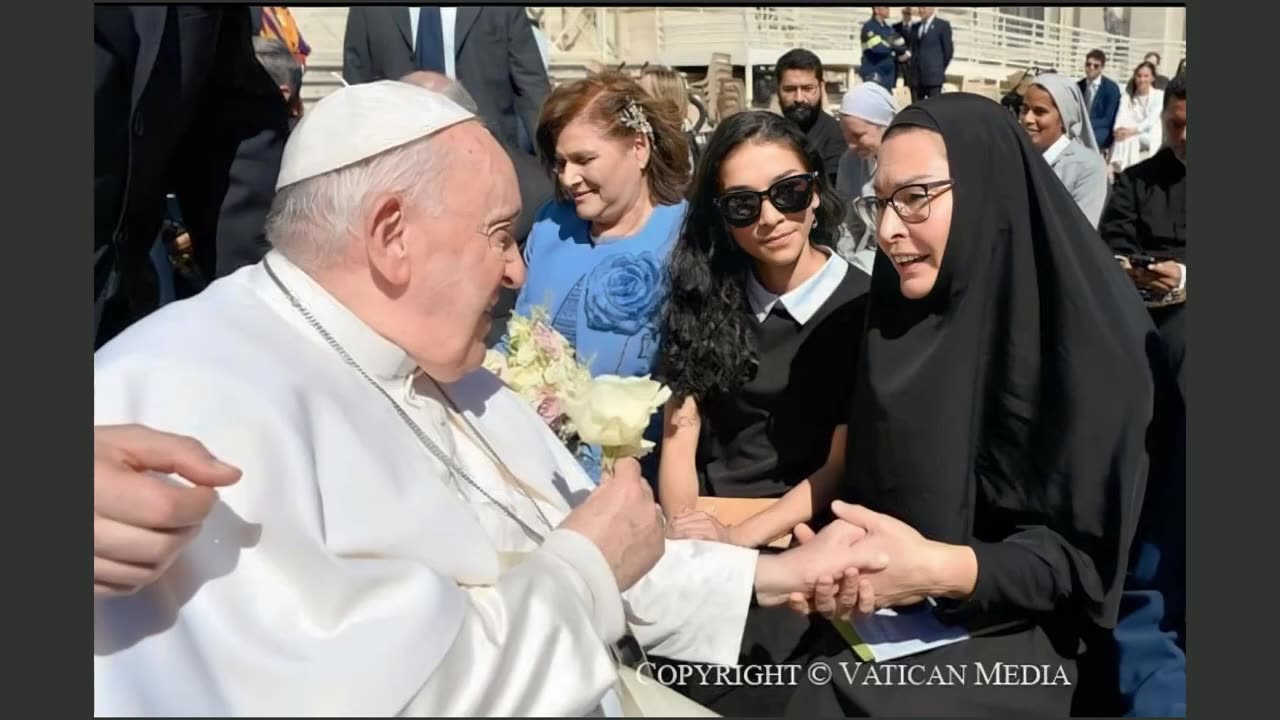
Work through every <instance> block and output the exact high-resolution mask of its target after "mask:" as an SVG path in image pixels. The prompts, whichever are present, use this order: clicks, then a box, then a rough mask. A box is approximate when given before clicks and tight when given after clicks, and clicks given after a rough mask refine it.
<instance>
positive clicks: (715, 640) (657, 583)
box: [623, 540, 760, 665]
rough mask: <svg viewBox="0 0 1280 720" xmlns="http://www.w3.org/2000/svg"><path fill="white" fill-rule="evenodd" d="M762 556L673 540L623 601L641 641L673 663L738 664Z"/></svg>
mask: <svg viewBox="0 0 1280 720" xmlns="http://www.w3.org/2000/svg"><path fill="white" fill-rule="evenodd" d="M759 557H760V553H759V551H758V550H754V549H752V548H744V547H739V546H737V545H727V544H724V543H715V542H707V541H703V540H667V549H666V553H664V554H663V556H662V559H661V560H659V561H658V564H657V565H656V566H654V568H653V569H652V570H650V571H649V573H648V574H647V575H645V576H644V578H642V579H641V580H640V582H638V583H636V584H635V585H634V586H633V587H632V588H631V589H630V590H628V591H627V592H626V593H625V594H624V596H623V597H624V600H625V604H626V607H627V610H628V613H629V614H630V616H631V620H632V622H631V628H632V630H633V631H634V632H635V636H636V639H637V640H638V641H639V642H640V644H641V645H642V646H643V647H644V649H645V650H646V651H647V652H650V653H653V654H655V655H660V656H662V657H665V658H670V659H672V660H683V661H685V662H696V663H711V664H715V665H736V664H737V663H738V656H739V653H740V650H741V646H742V632H743V628H744V627H745V626H746V622H747V610H748V608H750V606H751V596H752V594H753V593H754V592H755V578H756V562H757V560H758V559H759Z"/></svg>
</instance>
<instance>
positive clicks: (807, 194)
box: [715, 172, 818, 228]
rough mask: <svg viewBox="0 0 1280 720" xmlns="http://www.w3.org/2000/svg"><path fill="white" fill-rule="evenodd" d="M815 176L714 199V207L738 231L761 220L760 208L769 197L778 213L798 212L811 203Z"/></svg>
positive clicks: (781, 181) (799, 176)
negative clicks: (761, 189) (762, 189)
mask: <svg viewBox="0 0 1280 720" xmlns="http://www.w3.org/2000/svg"><path fill="white" fill-rule="evenodd" d="M817 178H818V173H812V172H811V173H805V174H803V175H792V176H791V177H786V178H783V179H781V180H779V181H778V182H776V183H774V184H772V185H770V186H769V189H767V190H764V191H757V190H735V191H734V192H731V193H725V194H724V195H721V196H720V197H718V198H716V199H715V204H716V207H718V208H720V214H721V215H722V216H723V217H724V220H725V222H727V223H729V224H730V225H732V226H734V227H738V228H744V227H748V226H750V225H751V224H752V223H754V222H755V221H756V220H759V219H760V208H761V207H762V206H763V204H764V199H765V198H766V197H768V198H769V202H770V203H772V204H773V207H774V208H775V209H777V211H778V212H781V213H794V212H800V211H802V210H804V209H805V208H807V207H809V203H810V201H812V200H813V185H814V181H815V180H817Z"/></svg>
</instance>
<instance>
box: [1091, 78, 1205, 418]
mask: <svg viewBox="0 0 1280 720" xmlns="http://www.w3.org/2000/svg"><path fill="white" fill-rule="evenodd" d="M1161 115H1162V122H1163V124H1164V128H1163V132H1164V147H1163V148H1162V149H1161V150H1160V152H1158V153H1156V154H1155V155H1153V156H1152V157H1151V159H1149V160H1146V161H1144V162H1141V163H1138V164H1137V165H1134V166H1133V167H1131V168H1129V169H1128V170H1125V171H1124V172H1123V173H1120V174H1119V175H1117V176H1116V182H1115V186H1114V187H1113V188H1112V191H1111V200H1110V202H1109V203H1108V205H1107V208H1106V210H1105V211H1104V212H1103V215H1102V222H1101V224H1100V225H1099V227H1098V231H1099V233H1100V234H1101V235H1102V238H1103V239H1104V240H1106V242H1107V245H1109V246H1110V247H1111V249H1112V251H1113V252H1114V253H1115V254H1116V257H1117V259H1119V261H1120V264H1121V265H1122V266H1123V267H1124V268H1125V270H1126V271H1127V272H1128V273H1129V276H1130V277H1131V278H1132V279H1133V282H1134V285H1136V286H1137V287H1138V290H1139V292H1141V293H1142V295H1143V299H1144V300H1145V301H1146V303H1147V306H1148V308H1149V309H1150V311H1151V316H1152V319H1153V320H1155V323H1156V326H1157V327H1158V328H1159V329H1160V335H1161V337H1162V338H1163V340H1164V342H1165V344H1166V345H1167V346H1168V350H1169V355H1170V358H1169V359H1170V362H1171V363H1172V365H1173V371H1174V374H1175V375H1176V377H1177V381H1178V384H1179V385H1180V386H1183V388H1184V393H1185V385H1184V381H1183V377H1182V362H1183V358H1184V357H1185V355H1186V334H1185V331H1184V328H1185V326H1186V318H1185V316H1184V313H1185V311H1186V302H1187V259H1186V256H1187V77H1186V75H1181V76H1179V77H1175V78H1174V79H1173V80H1172V81H1171V82H1170V83H1169V86H1168V87H1167V88H1166V89H1165V95H1164V108H1163V111H1162V113H1161Z"/></svg>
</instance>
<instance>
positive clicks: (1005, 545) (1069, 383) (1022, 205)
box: [787, 93, 1159, 717]
mask: <svg viewBox="0 0 1280 720" xmlns="http://www.w3.org/2000/svg"><path fill="white" fill-rule="evenodd" d="M902 125H911V126H917V127H924V128H928V129H932V130H934V131H936V132H939V133H941V135H942V137H943V138H944V140H945V142H946V146H947V155H948V159H949V163H950V173H951V179H953V180H954V181H955V184H954V186H953V188H952V190H951V192H952V193H953V197H952V205H953V210H952V216H951V225H950V233H949V236H948V239H947V245H946V251H945V257H944V259H943V262H942V265H941V268H940V270H939V274H938V279H937V282H936V284H935V286H934V288H933V289H932V291H931V293H930V294H929V295H928V296H927V297H925V298H923V299H921V300H908V299H906V298H905V297H903V296H902V294H901V292H900V290H899V285H898V277H897V273H896V271H895V269H894V268H893V267H892V266H891V265H890V264H889V261H888V260H887V259H886V258H885V257H884V256H883V255H881V256H879V257H877V266H876V269H875V274H874V278H873V280H872V286H871V291H870V293H869V300H868V316H867V322H866V335H865V338H864V341H863V345H862V351H861V356H860V358H859V362H858V363H856V368H857V370H856V381H855V384H854V388H853V396H852V397H853V399H852V403H851V412H850V417H849V426H848V428H849V448H848V453H847V464H846V467H847V472H846V479H845V485H844V486H843V487H842V494H843V495H844V496H845V497H846V499H848V500H849V501H850V502H855V503H860V504H862V505H865V506H867V507H868V508H869V509H871V510H873V511H876V512H880V513H884V514H887V515H890V516H893V517H895V518H897V519H899V520H901V521H903V522H905V523H906V524H908V525H910V526H911V527H913V528H915V529H916V530H917V531H919V532H920V533H921V534H922V535H923V536H925V537H926V538H929V539H931V540H935V541H939V542H944V543H948V544H953V545H966V546H968V547H970V548H972V550H973V552H974V554H975V555H976V557H977V560H978V575H977V579H976V586H975V591H974V593H973V595H972V596H971V597H970V598H969V599H967V600H965V601H963V602H957V601H947V600H945V599H943V600H939V601H938V602H939V607H938V609H936V610H935V611H934V612H936V613H937V615H938V617H939V618H940V619H942V620H943V621H944V622H947V623H950V624H956V625H960V626H963V627H966V628H968V629H970V630H971V631H972V632H975V633H980V632H981V631H983V630H984V629H990V628H993V627H1001V626H1005V625H1006V624H1008V623H1014V626H1013V627H1012V628H1009V629H1005V630H1001V631H998V632H994V633H990V634H978V635H975V636H974V637H972V638H971V639H969V640H967V641H964V642H960V643H957V644H954V645H949V646H945V647H942V648H939V649H935V650H932V651H929V652H926V653H921V654H918V655H915V656H910V657H906V658H901V659H898V660H895V661H892V663H890V664H892V665H897V666H900V667H899V668H898V669H897V670H896V671H895V672H896V674H890V675H889V677H886V676H885V673H881V674H879V675H877V676H876V681H875V682H871V681H869V679H868V675H867V674H866V673H865V672H864V673H863V674H861V675H860V676H856V677H854V678H853V679H852V680H850V679H848V678H846V677H845V676H844V674H843V672H841V668H842V666H841V663H843V664H844V665H843V668H853V667H857V666H856V665H855V663H856V662H857V659H856V657H855V656H854V655H853V653H852V651H851V650H850V649H849V648H848V646H847V645H845V644H843V643H842V642H841V641H840V640H839V639H838V638H835V637H833V634H832V633H830V632H827V633H825V634H824V635H823V636H822V638H821V639H820V640H818V641H815V644H814V645H813V646H812V647H811V652H810V654H809V655H808V656H807V657H806V660H805V661H806V662H809V661H816V660H820V661H823V662H827V663H829V664H831V665H832V666H833V667H834V668H836V672H835V673H834V677H833V679H832V681H831V682H830V683H827V684H822V685H815V684H813V683H809V682H804V681H802V682H801V683H800V685H799V687H798V688H797V690H796V692H795V693H794V695H793V697H792V701H791V703H790V704H789V706H788V708H787V714H788V715H792V714H796V715H800V714H805V715H810V714H812V715H819V716H828V715H843V716H864V715H875V716H879V715H886V716H956V715H965V716H975V715H989V716H996V717H1005V716H1017V717H1022V716H1025V715H1027V714H1029V713H1040V714H1044V715H1049V716H1058V717H1061V716H1065V715H1068V714H1071V713H1072V712H1073V711H1075V712H1088V713H1097V712H1105V711H1107V710H1109V709H1110V707H1109V704H1110V700H1111V699H1113V697H1114V690H1115V684H1116V683H1115V678H1114V672H1113V670H1112V669H1111V668H1112V665H1111V664H1110V660H1109V659H1108V655H1109V653H1110V648H1111V637H1110V630H1111V628H1112V627H1113V626H1114V624H1115V622H1116V617H1117V611H1118V606H1119V602H1120V596H1121V593H1122V589H1123V584H1124V579H1125V575H1126V569H1127V568H1126V565H1127V560H1128V554H1129V549H1130V545H1131V543H1132V539H1133V535H1134V532H1135V527H1136V525H1137V522H1138V516H1139V512H1140V509H1141V505H1142V502H1143V494H1144V490H1145V486H1146V480H1147V474H1148V465H1149V458H1148V455H1147V446H1146V435H1147V432H1148V429H1149V426H1150V424H1151V421H1152V403H1153V397H1154V390H1153V387H1154V384H1153V383H1154V381H1153V374H1152V363H1153V359H1159V356H1158V355H1154V354H1149V353H1158V350H1155V349H1154V348H1155V346H1156V344H1157V343H1156V342H1155V338H1156V336H1155V328H1154V327H1153V325H1152V323H1151V320H1150V318H1149V317H1148V316H1147V313H1146V312H1145V309H1144V308H1143V306H1142V304H1141V302H1140V301H1139V299H1138V297H1137V295H1136V293H1134V292H1133V287H1132V284H1131V283H1130V282H1129V280H1128V278H1127V277H1126V275H1125V274H1124V272H1123V271H1122V270H1121V269H1120V267H1119V266H1118V265H1117V263H1116V262H1115V259H1114V258H1113V257H1112V255H1111V252H1110V251H1109V250H1108V249H1107V248H1106V246H1105V245H1104V244H1103V243H1102V242H1101V241H1100V240H1099V238H1098V235H1097V233H1096V232H1095V231H1094V229H1093V228H1092V227H1090V225H1089V223H1088V220H1087V219H1086V218H1085V217H1084V216H1083V215H1081V214H1080V212H1079V210H1078V209H1077V208H1076V207H1075V205H1074V201H1073V200H1072V199H1071V196H1070V195H1069V193H1068V192H1067V190H1066V189H1065V187H1063V185H1062V183H1061V182H1059V181H1058V180H1057V178H1056V177H1055V176H1054V175H1053V173H1052V170H1051V169H1050V168H1049V166H1048V165H1047V164H1045V163H1044V161H1043V159H1042V158H1041V157H1040V156H1039V154H1038V152H1037V151H1036V150H1035V148H1033V147H1032V146H1031V144H1030V142H1029V141H1028V139H1027V137H1026V133H1025V132H1023V131H1022V129H1021V128H1020V127H1018V125H1017V124H1016V122H1015V120H1014V119H1013V118H1012V117H1011V116H1010V115H1009V114H1008V112H1006V111H1004V110H1003V109H1002V108H1001V107H1000V106H999V105H998V104H996V103H994V102H992V101H990V100H987V99H985V98H981V97H979V96H976V95H971V94H967V93H951V94H945V95H941V96H938V97H936V98H931V99H929V100H926V101H923V102H921V103H917V104H915V105H913V106H912V107H910V108H907V109H905V110H903V111H902V112H901V113H899V114H898V116H897V117H896V118H895V120H894V123H893V125H892V126H891V127H890V130H889V133H890V134H888V135H887V136H886V137H888V138H892V133H893V131H894V130H895V129H896V126H902ZM880 667H882V668H885V669H887V668H886V665H884V664H882V665H881V666H880ZM912 668H916V669H915V670H912ZM935 668H936V669H940V670H941V671H942V672H941V673H940V674H939V673H935V672H934V669H935ZM956 672H961V673H963V675H962V680H961V681H958V682H957V681H956V679H957V676H956V674H955V673H956ZM1108 672H1111V674H1110V675H1108ZM993 673H995V674H994V675H993ZM895 678H896V681H894V679H895ZM904 678H905V679H904ZM936 680H941V682H938V681H936ZM993 680H998V681H999V682H994V681H993ZM1028 681H1029V682H1028ZM1024 682H1028V684H1023V683H1024ZM1068 683H1069V684H1068Z"/></svg>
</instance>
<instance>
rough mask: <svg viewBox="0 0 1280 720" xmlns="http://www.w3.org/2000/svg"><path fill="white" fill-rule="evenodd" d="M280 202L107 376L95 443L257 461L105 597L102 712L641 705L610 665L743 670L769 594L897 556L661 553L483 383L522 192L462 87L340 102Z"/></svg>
mask: <svg viewBox="0 0 1280 720" xmlns="http://www.w3.org/2000/svg"><path fill="white" fill-rule="evenodd" d="M277 187H278V194H277V197H276V199H275V202H274V205H273V207H272V210H271V214H270V216H269V219H268V236H269V238H270V240H271V242H272V244H273V246H274V250H273V251H272V252H271V253H270V254H269V255H268V256H267V258H266V259H265V260H264V261H262V262H261V263H259V264H258V265H255V266H252V267H248V268H245V269H243V270H241V271H239V272H238V273H236V274H234V275H231V276H229V277H227V278H224V279H222V280H220V281H218V282H216V283H214V284H213V285H211V286H210V287H209V288H208V289H207V290H206V291H205V292H203V293H201V294H200V295H199V296H197V297H195V298H194V299H191V300H188V301H184V302H180V303H176V304H172V305H169V306H166V307H165V308H164V309H162V310H160V311H158V312H156V313H154V314H152V315H150V316H149V317H147V318H146V319H144V320H143V321H141V322H140V323H138V324H137V325H135V326H133V327H132V328H130V329H129V330H128V331H126V332H125V333H123V334H122V335H120V336H118V337H117V338H116V339H115V340H114V341H113V342H111V343H110V344H108V345H107V346H105V347H104V348H102V349H101V350H100V351H99V352H98V353H97V354H96V355H95V357H94V415H95V418H94V422H95V424H98V425H103V424H123V423H140V424H144V425H149V426H152V427H159V428H165V429H166V430H170V431H172V432H176V433H182V434H185V435H190V436H192V437H195V438H197V439H199V440H200V441H201V442H203V443H204V444H205V445H206V446H207V447H208V448H209V450H210V451H211V452H213V453H214V454H215V455H217V456H218V457H221V458H225V459H226V460H227V461H228V462H231V463H233V464H235V466H236V467H238V468H240V469H241V471H242V479H241V480H240V482H238V483H236V484H235V485H232V486H229V487H226V488H222V489H221V490H220V501H219V502H218V504H217V505H216V506H215V507H214V509H213V511H212V512H211V513H210V514H209V516H208V519H207V520H206V522H205V523H204V526H203V528H202V529H201V531H200V534H199V535H198V536H197V537H195V538H194V539H193V540H192V541H191V543H190V545H189V547H188V548H187V549H186V551H185V552H184V553H183V554H182V555H181V556H180V557H179V558H178V560H177V561H176V562H175V563H174V565H173V567H172V568H171V569H170V570H169V571H168V572H167V573H166V574H165V575H164V576H163V577H161V578H160V579H159V580H158V581H157V582H155V583H154V584H152V585H150V586H148V587H147V588H145V589H144V590H142V591H140V592H138V593H137V594H134V595H131V596H127V597H112V598H100V599H95V605H94V613H95V617H94V705H95V711H96V714H97V715H100V716H103V715H164V716H176V715H204V716H209V715H250V716H266V715H288V716H298V715H348V716H353V715H354V716H374V715H453V716H460V715H462V716H465V715H546V716H563V715H599V714H605V715H623V714H627V715H634V714H643V713H644V712H645V711H644V707H643V703H640V702H639V701H638V700H637V699H636V697H635V694H634V692H633V691H634V688H635V686H634V684H628V682H626V681H625V678H628V677H633V676H632V675H629V674H627V673H626V672H625V671H626V669H627V668H628V667H631V666H632V665H634V662H632V661H633V660H634V657H631V658H629V657H628V655H627V653H625V652H623V651H622V650H621V649H620V648H625V647H633V648H634V647H635V646H637V645H638V646H639V647H641V648H643V649H644V650H647V651H652V652H654V653H657V654H660V655H662V656H664V657H667V658H672V659H677V660H684V661H691V662H706V663H719V664H727V665H731V664H734V663H735V662H736V661H737V657H738V652H739V644H740V642H741V637H742V625H743V621H744V618H745V617H746V613H747V609H748V606H749V605H750V604H751V603H752V602H753V601H754V602H757V603H760V604H762V605H780V604H784V603H786V602H787V599H788V595H789V594H790V593H792V592H800V593H810V594H811V593H812V589H813V587H814V586H815V583H817V582H818V579H819V578H823V577H824V576H831V575H833V574H835V575H838V574H839V573H840V572H842V571H846V570H849V571H855V570H856V569H857V568H862V569H870V568H872V567H873V566H874V564H875V563H883V562H884V559H883V558H871V559H868V558H860V557H859V555H858V553H859V552H860V551H859V549H858V546H857V543H856V539H857V535H856V532H854V531H852V530H850V528H848V527H841V526H839V524H836V525H832V526H829V527H828V528H826V529H824V530H823V531H822V532H821V533H819V534H818V535H817V537H815V538H813V539H812V540H810V541H809V542H807V543H805V544H803V545H801V546H800V547H797V548H795V549H792V550H789V551H787V552H785V553H781V554H774V555H761V554H759V553H757V552H756V551H754V550H749V549H745V548H741V547H734V546H730V545H722V544H716V543H705V542H699V541H685V540H664V538H663V536H662V527H661V520H660V517H659V513H658V512H657V511H656V506H655V505H654V502H653V496H652V494H651V492H650V491H649V489H648V486H647V484H646V483H645V482H644V480H643V479H642V478H640V476H639V473H638V469H637V466H636V464H635V463H634V462H630V463H621V464H620V465H619V467H618V470H617V471H616V473H615V474H614V475H613V476H612V477H607V478H606V479H605V480H604V481H603V482H602V484H601V485H600V486H599V487H598V488H594V487H593V486H592V485H591V483H590V481H589V480H588V479H587V477H586V476H585V475H584V474H583V472H582V471H581V470H580V469H579V467H578V465H577V463H575V462H574V460H573V458H572V457H571V456H570V455H569V454H568V453H567V452H566V451H565V450H564V448H563V447H562V446H561V445H560V444H559V443H558V441H557V440H556V438H555V437H554V436H553V435H552V434H551V433H550V432H549V431H548V430H547V429H546V428H545V427H544V425H543V424H542V421H541V420H540V419H539V418H538V416H537V415H536V414H535V413H534V412H533V411H532V410H531V409H530V408H528V407H527V406H526V405H525V404H524V402H523V401H521V400H520V399H519V398H518V397H517V396H515V395H514V394H513V393H511V392H509V391H508V390H506V389H505V388H504V387H503V386H502V385H501V384H500V383H499V382H498V381H497V380H496V379H495V378H494V377H493V376H492V375H490V374H488V373H487V372H485V371H483V370H481V369H479V368H480V364H481V361H482V359H483V355H484V350H485V348H484V338H485V335H486V331H487V329H488V327H487V326H488V310H489V308H490V307H491V306H492V303H493V302H494V300H495V298H496V297H497V293H498V289H499V287H500V286H501V285H503V284H506V285H509V286H515V285H519V284H520V283H521V282H522V281H523V273H524V266H523V263H522V261H521V258H520V255H519V252H518V250H517V249H515V248H514V247H513V245H514V242H513V240H512V238H511V234H510V227H511V224H512V222H513V221H514V219H515V218H516V216H517V214H518V213H519V211H520V200H519V195H518V193H517V190H516V179H515V173H514V169H513V167H512V165H511V162H510V160H508V159H507V157H506V155H505V153H504V152H503V151H502V149H501V147H500V146H499V145H498V144H497V143H496V142H495V141H494V140H493V138H492V137H491V136H490V135H489V133H488V132H487V130H486V129H485V128H484V126H483V125H482V124H481V123H480V122H478V121H477V120H476V119H475V118H474V117H473V116H472V115H470V113H468V112H467V111H465V110H463V109H462V108H460V107H459V106H457V105H456V104H454V103H452V102H451V101H449V100H448V99H447V98H445V97H444V96H442V95H439V94H436V93H433V92H431V91H428V90H425V89H423V88H420V87H416V86H414V85H410V84H407V83H400V82H394V81H384V82H378V83H371V84H365V85H358V86H353V87H349V88H344V89H342V90H339V91H337V92H336V93H334V94H332V95H330V96H329V97H327V98H325V99H324V100H323V101H321V102H320V103H318V104H317V105H316V107H315V108H314V109H313V110H312V111H311V112H309V113H308V114H307V115H306V116H305V117H304V118H303V119H302V121H301V122H300V123H299V125H298V126H297V128H296V129H295V131H294V132H293V134H292V137H291V139H290V140H289V144H288V146H287V149H286V151H285V156H284V161H283V164H282V166H281V171H280V176H279V180H278V184H277ZM165 477H170V476H165ZM170 480H171V481H172V482H180V481H179V480H177V479H174V478H170ZM846 577H847V575H846ZM631 640H634V641H635V642H631ZM651 682H652V681H651ZM628 688H631V689H628ZM628 698H630V699H628ZM650 707H652V706H650Z"/></svg>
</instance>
